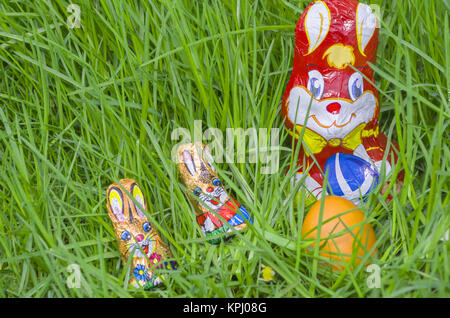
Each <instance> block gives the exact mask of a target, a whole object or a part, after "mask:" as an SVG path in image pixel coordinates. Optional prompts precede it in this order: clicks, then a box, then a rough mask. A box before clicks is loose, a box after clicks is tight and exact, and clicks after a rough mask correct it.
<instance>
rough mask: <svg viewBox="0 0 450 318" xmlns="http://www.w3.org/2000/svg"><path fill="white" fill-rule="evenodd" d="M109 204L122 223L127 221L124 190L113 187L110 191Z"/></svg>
mask: <svg viewBox="0 0 450 318" xmlns="http://www.w3.org/2000/svg"><path fill="white" fill-rule="evenodd" d="M108 206H109V208H110V212H111V213H112V214H113V215H114V216H115V217H116V219H117V221H119V222H120V223H122V222H125V216H124V214H123V211H124V200H123V194H122V191H121V190H120V189H119V188H117V187H111V188H110V190H109V192H108Z"/></svg>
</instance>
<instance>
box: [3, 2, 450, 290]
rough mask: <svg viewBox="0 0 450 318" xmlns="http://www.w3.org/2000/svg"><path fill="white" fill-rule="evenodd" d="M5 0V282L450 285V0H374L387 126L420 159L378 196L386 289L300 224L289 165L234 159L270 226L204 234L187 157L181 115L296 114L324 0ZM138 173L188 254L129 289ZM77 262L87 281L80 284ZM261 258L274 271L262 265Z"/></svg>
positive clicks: (190, 286) (274, 119)
mask: <svg viewBox="0 0 450 318" xmlns="http://www.w3.org/2000/svg"><path fill="white" fill-rule="evenodd" d="M73 3H76V4H78V5H79V6H80V9H81V24H82V27H81V28H79V29H69V28H68V26H67V18H68V16H69V15H70V14H71V13H69V12H67V11H66V8H67V6H68V5H69V4H70V1H63V0H51V1H50V0H49V1H43V0H40V1H24V2H19V1H6V0H1V1H0V74H1V77H0V103H1V107H0V160H1V165H0V209H1V212H0V297H88V296H95V297H116V296H121V297H449V296H450V265H449V247H450V246H449V243H448V241H447V242H444V241H441V240H440V239H441V238H442V237H443V236H444V233H445V231H447V230H448V228H449V224H450V213H449V210H450V208H449V193H448V191H449V182H448V180H449V179H448V176H449V169H448V168H449V158H450V153H449V147H448V140H449V129H448V124H449V113H450V112H449V102H448V100H449V89H450V82H449V79H450V77H449V74H450V35H449V31H448V30H449V29H450V28H449V16H448V11H449V9H450V5H449V2H448V1H447V0H427V1H419V0H390V1H385V0H371V1H370V2H369V3H370V4H378V5H379V6H380V9H381V15H382V21H381V31H380V44H379V49H378V62H377V64H376V65H375V66H374V70H375V78H376V84H377V87H378V89H379V91H380V96H381V119H380V125H381V130H382V131H383V132H384V133H386V134H387V135H388V136H390V137H392V139H394V140H397V141H398V143H399V145H400V153H401V157H400V161H399V164H398V165H397V166H396V167H395V169H396V171H397V172H398V171H399V170H400V169H404V170H405V182H404V185H403V187H402V189H401V192H400V193H399V194H394V198H393V200H392V201H391V202H390V203H386V202H385V201H384V199H383V198H382V196H381V195H380V194H379V191H378V190H379V189H380V187H378V190H377V192H375V193H374V194H373V195H371V197H370V198H369V200H368V202H367V203H366V204H365V205H364V206H362V209H363V211H364V212H365V213H366V216H367V220H368V221H369V222H371V224H372V225H373V227H374V229H375V232H376V235H377V239H378V241H377V242H378V243H377V244H378V245H377V247H378V249H379V252H378V256H377V259H376V260H375V261H374V262H375V263H376V264H378V265H379V266H380V267H381V273H380V274H381V286H380V288H372V289H371V288H369V287H368V286H367V279H368V276H369V275H370V273H368V272H366V270H365V268H364V267H362V266H361V267H358V268H355V269H354V270H352V271H350V270H346V271H343V272H331V271H330V270H329V269H327V268H326V267H323V266H318V258H317V257H314V255H313V254H311V253H310V254H307V253H306V252H305V251H304V250H303V248H301V247H302V246H304V243H305V242H303V241H302V240H301V237H300V235H299V233H300V228H301V224H302V220H303V218H304V215H305V213H306V211H307V209H308V207H307V206H305V203H304V201H302V200H300V201H299V202H295V201H294V200H293V198H292V196H290V195H289V193H290V191H291V190H292V189H291V185H290V183H289V178H288V177H289V176H285V175H284V173H285V171H286V168H287V166H288V164H289V159H290V157H291V156H292V150H291V144H290V140H289V138H288V136H287V134H286V132H285V131H283V133H282V134H281V136H280V138H281V139H280V140H281V144H282V146H283V147H282V149H281V151H280V155H281V160H280V168H279V171H278V173H275V174H271V175H263V174H261V173H260V164H251V163H247V164H240V163H236V164H223V165H221V166H220V168H221V171H220V175H221V178H222V179H223V180H224V181H225V183H226V184H227V186H228V190H229V191H230V192H231V193H232V194H233V195H234V196H235V197H236V198H237V199H238V200H239V201H240V202H241V203H243V204H244V205H245V206H246V207H247V210H249V211H250V212H251V214H252V216H253V218H254V220H255V226H254V227H251V229H249V230H248V231H246V232H245V233H243V234H239V235H238V236H237V237H234V238H233V239H232V240H230V241H229V242H227V243H223V244H220V245H219V246H210V245H208V244H206V243H204V241H203V240H202V236H201V232H200V230H199V228H198V226H197V225H196V223H195V219H194V215H193V212H192V209H191V207H190V205H189V203H188V201H187V200H186V197H185V195H184V193H183V189H182V187H181V185H180V183H179V181H178V177H177V167H176V165H175V164H174V163H173V162H171V160H170V154H171V149H172V147H173V145H175V143H177V141H171V138H170V136H171V133H172V131H173V130H174V129H175V128H179V127H185V128H187V129H189V130H190V131H191V132H193V125H194V120H202V123H203V127H204V129H206V128H208V127H217V128H219V129H220V130H222V131H223V132H225V129H226V128H228V127H230V128H238V127H241V128H244V129H247V128H250V127H255V128H276V127H279V128H281V127H283V123H282V121H281V116H280V104H281V97H282V94H283V92H284V89H285V86H286V84H287V80H288V79H289V75H290V71H291V67H292V59H293V52H294V27H295V23H296V21H297V19H298V18H299V16H300V14H301V12H302V10H303V9H304V8H305V7H306V6H307V4H308V3H309V1H293V0H292V1H286V0H274V1H238V0H229V1H188V0H185V1H182V0H173V1H169V0H167V1H138V0H135V1H131V0H130V1H123V0H114V1H112V0H98V1H75V0H74V1H73ZM120 178H134V179H136V180H137V182H138V184H140V186H141V187H142V189H143V192H144V195H145V196H146V198H147V200H148V203H149V211H148V215H149V217H150V218H151V220H152V221H153V223H154V225H155V227H157V229H158V230H159V232H160V233H161V234H162V236H163V238H164V240H165V241H166V242H168V243H169V244H170V245H171V248H172V251H173V254H174V256H175V258H176V259H177V261H178V262H179V264H180V269H179V270H178V271H177V272H175V273H173V274H171V275H170V276H169V277H168V278H167V282H166V286H165V287H162V288H158V289H156V290H154V291H151V292H143V291H133V290H127V289H126V288H124V287H126V285H127V281H128V275H129V268H127V267H126V266H125V267H124V266H123V265H122V264H121V262H120V257H119V253H118V249H117V245H116V242H115V239H114V232H113V228H112V224H111V222H110V221H109V219H108V215H107V210H106V200H105V190H106V188H107V186H108V185H109V184H111V183H112V182H115V181H117V180H119V179H120ZM70 264H78V265H79V266H80V269H81V273H82V277H83V280H82V285H81V288H79V289H76V288H74V289H70V288H68V287H67V284H66V279H67V277H68V275H70V273H69V272H67V266H68V265H70ZM263 266H270V267H272V269H273V270H274V271H275V272H276V276H275V278H274V280H273V281H271V282H265V281H262V280H261V279H260V278H261V274H260V272H261V270H262V267H263Z"/></svg>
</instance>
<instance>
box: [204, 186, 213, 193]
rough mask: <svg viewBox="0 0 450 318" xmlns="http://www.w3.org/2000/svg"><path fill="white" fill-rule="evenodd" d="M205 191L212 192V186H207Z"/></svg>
mask: <svg viewBox="0 0 450 318" xmlns="http://www.w3.org/2000/svg"><path fill="white" fill-rule="evenodd" d="M206 191H208V192H213V191H214V189H213V187H208V188H207V189H206Z"/></svg>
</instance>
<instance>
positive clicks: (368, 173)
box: [282, 0, 397, 202]
mask: <svg viewBox="0 0 450 318" xmlns="http://www.w3.org/2000/svg"><path fill="white" fill-rule="evenodd" d="M377 23H378V22H377V19H376V17H375V15H374V13H373V12H372V10H371V8H370V6H368V5H366V4H362V3H359V2H357V1H354V0H323V1H320V0H319V1H314V2H312V3H311V4H310V5H309V6H308V7H307V8H306V9H305V11H304V12H303V14H302V15H301V17H300V19H299V20H298V22H297V26H296V29H295V33H296V35H295V55H294V62H293V70H292V75H291V78H290V80H289V83H288V85H287V88H286V91H285V93H284V96H283V101H282V116H283V118H284V119H285V124H286V127H287V128H288V130H289V131H290V132H291V133H292V134H293V135H294V137H295V138H296V139H297V141H301V148H300V154H299V158H298V162H297V165H298V167H297V168H298V170H297V175H296V180H304V184H303V186H304V187H306V189H307V190H308V193H309V195H313V196H314V197H316V198H320V197H321V196H322V186H323V182H324V175H325V174H326V173H328V189H327V192H328V194H334V195H338V196H342V197H344V198H346V199H349V200H352V201H354V202H359V201H360V200H361V198H362V199H364V197H365V196H366V195H367V194H368V193H369V192H370V191H371V190H372V189H374V188H375V186H376V185H377V183H378V182H379V177H380V175H381V173H382V172H384V173H385V174H388V173H389V172H390V170H391V164H392V162H391V160H394V161H396V160H397V156H396V154H395V153H394V151H390V153H388V154H386V156H385V151H387V149H386V148H387V138H386V136H385V135H384V134H383V133H382V132H380V130H379V125H378V117H379V110H380V106H379V102H378V100H379V99H378V92H377V89H376V88H375V87H374V85H373V84H372V83H373V82H374V79H373V70H372V69H371V67H370V65H369V64H368V63H369V62H370V63H372V64H374V63H375V60H376V50H377V45H378V29H377ZM300 137H301V139H299V138H300ZM298 144H300V143H298ZM396 147H397V145H396V144H395V143H394V142H392V145H391V147H390V150H392V149H393V148H396ZM384 157H385V158H387V160H383V158H384ZM304 174H306V176H305V175H304ZM303 177H304V178H303Z"/></svg>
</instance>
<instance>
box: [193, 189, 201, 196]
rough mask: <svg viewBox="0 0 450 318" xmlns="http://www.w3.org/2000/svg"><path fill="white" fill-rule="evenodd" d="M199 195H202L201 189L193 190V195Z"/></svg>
mask: <svg viewBox="0 0 450 318" xmlns="http://www.w3.org/2000/svg"><path fill="white" fill-rule="evenodd" d="M200 193H202V189H200V188H195V189H194V194H195V195H200Z"/></svg>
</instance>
